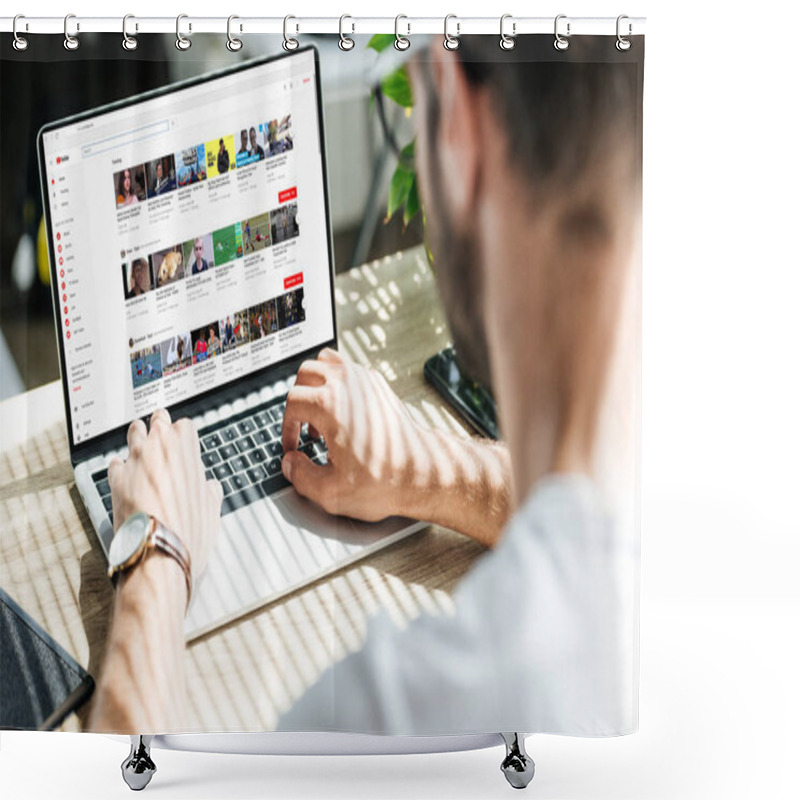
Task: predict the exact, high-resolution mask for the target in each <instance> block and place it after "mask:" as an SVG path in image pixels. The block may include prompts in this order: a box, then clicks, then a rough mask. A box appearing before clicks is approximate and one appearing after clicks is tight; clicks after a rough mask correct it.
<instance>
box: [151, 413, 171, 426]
mask: <svg viewBox="0 0 800 800" xmlns="http://www.w3.org/2000/svg"><path fill="white" fill-rule="evenodd" d="M154 425H163V426H164V427H165V428H169V426H170V425H172V418H171V417H170V415H169V411H167V409H166V408H157V409H156V410H155V411H154V412H153V414H152V416H151V417H150V430H153V426H154Z"/></svg>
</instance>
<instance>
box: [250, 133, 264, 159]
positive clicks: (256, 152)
mask: <svg viewBox="0 0 800 800" xmlns="http://www.w3.org/2000/svg"><path fill="white" fill-rule="evenodd" d="M250 155H251V156H256V160H257V161H261V159H262V158H264V149H263V148H262V147H261V146H260V145H259V144H258V142H257V141H256V129H255V128H250Z"/></svg>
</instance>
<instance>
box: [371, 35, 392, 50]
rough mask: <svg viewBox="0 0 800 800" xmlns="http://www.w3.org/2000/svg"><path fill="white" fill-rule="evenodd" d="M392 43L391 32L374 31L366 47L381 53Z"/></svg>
mask: <svg viewBox="0 0 800 800" xmlns="http://www.w3.org/2000/svg"><path fill="white" fill-rule="evenodd" d="M393 44H394V34H393V33H376V34H375V35H374V36H373V37H372V38H371V39H370V40H369V44H367V47H368V48H371V49H373V50H374V51H375V52H376V53H382V52H383V51H384V50H385V49H386V48H387V47H391V46H392V45H393Z"/></svg>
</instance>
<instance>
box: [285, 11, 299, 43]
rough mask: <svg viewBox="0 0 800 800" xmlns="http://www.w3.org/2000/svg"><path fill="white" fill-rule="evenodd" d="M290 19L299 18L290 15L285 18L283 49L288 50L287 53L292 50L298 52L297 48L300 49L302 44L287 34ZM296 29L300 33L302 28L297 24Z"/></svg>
mask: <svg viewBox="0 0 800 800" xmlns="http://www.w3.org/2000/svg"><path fill="white" fill-rule="evenodd" d="M290 19H295V20H296V19H297V17H293V16H292V15H291V14H288V15H287V16H285V17H284V18H283V49H284V50H286V51H287V52H291V51H292V50H297V48H298V47H300V42H298V41H297V39H293V38H291V37H290V36H289V34H288V33H287V30H286V29H287V26H288V25H289V20H290ZM294 27H295V31H296V32H297V33H300V26H299V25H298V24H297V23H295V26H294Z"/></svg>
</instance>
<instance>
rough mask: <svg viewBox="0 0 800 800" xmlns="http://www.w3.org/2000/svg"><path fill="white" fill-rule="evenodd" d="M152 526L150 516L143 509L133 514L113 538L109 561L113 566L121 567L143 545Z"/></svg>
mask: <svg viewBox="0 0 800 800" xmlns="http://www.w3.org/2000/svg"><path fill="white" fill-rule="evenodd" d="M149 528H150V516H149V515H148V514H145V513H144V512H143V511H139V512H137V513H136V514H132V515H131V516H130V517H128V519H126V520H125V522H123V523H122V525H121V526H120V529H119V530H118V531H117V532H116V534H114V538H113V539H112V540H111V547H110V548H109V551H108V562H109V564H110V565H111V566H112V567H121V566H122V565H123V564H125V562H126V561H128V559H130V558H132V557H133V556H134V555H136V553H137V552H138V551H139V550H140V549H141V548H142V547H143V545H144V543H145V541H146V539H147V533H148V530H149Z"/></svg>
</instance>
